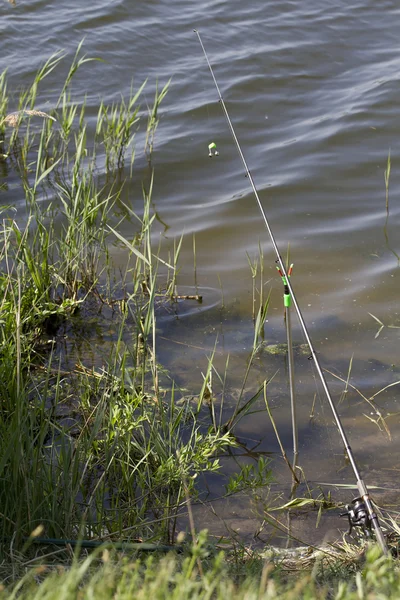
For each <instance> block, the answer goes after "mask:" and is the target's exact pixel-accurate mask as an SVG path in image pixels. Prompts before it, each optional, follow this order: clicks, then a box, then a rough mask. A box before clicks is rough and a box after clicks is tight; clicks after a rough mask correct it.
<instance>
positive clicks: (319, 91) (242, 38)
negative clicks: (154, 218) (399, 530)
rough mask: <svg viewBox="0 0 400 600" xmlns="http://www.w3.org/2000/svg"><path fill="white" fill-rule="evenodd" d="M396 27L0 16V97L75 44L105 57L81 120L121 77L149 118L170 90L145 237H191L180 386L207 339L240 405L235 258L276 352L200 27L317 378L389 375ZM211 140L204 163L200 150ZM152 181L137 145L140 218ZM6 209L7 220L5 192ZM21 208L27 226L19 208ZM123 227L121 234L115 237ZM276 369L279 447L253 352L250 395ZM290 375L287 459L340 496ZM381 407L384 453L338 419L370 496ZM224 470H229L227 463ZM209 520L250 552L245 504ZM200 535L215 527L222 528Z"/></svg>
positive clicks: (369, 7)
mask: <svg viewBox="0 0 400 600" xmlns="http://www.w3.org/2000/svg"><path fill="white" fill-rule="evenodd" d="M399 26H400V8H399V7H398V4H397V3H396V2H394V1H392V0H387V1H382V2H379V3H377V2H374V1H373V0H360V1H355V2H352V3H348V2H345V1H344V0H326V1H325V2H323V3H321V2H317V1H316V0H308V1H307V2H299V1H297V2H296V1H282V0H271V1H270V2H268V3H266V2H263V1H261V0H252V1H251V2H249V3H246V4H244V3H243V2H238V1H236V0H235V1H230V2H228V1H213V2H210V1H206V0H196V1H194V0H191V1H190V0H187V1H181V0H175V1H174V2H167V1H166V0H150V1H148V2H142V3H130V2H128V1H127V0H121V1H116V2H114V3H110V2H105V1H104V0H97V2H96V3H95V4H94V5H93V6H88V5H85V4H82V3H81V2H78V0H71V1H70V2H69V3H68V4H67V5H65V3H60V2H55V1H52V2H43V0H32V1H30V2H26V1H24V0H21V1H19V0H17V3H16V6H12V5H11V4H9V3H8V2H5V1H3V2H2V3H1V5H0V32H1V55H2V68H5V67H7V68H8V73H9V86H10V89H11V90H15V91H17V90H18V89H20V88H21V87H24V86H25V85H27V84H28V83H30V82H31V80H32V77H33V75H34V73H35V72H36V71H37V69H38V67H39V66H40V65H41V64H42V63H43V62H44V60H45V59H47V58H48V57H49V56H50V54H52V53H53V52H55V51H57V50H60V49H63V50H65V51H66V52H67V53H68V54H69V55H70V57H71V58H72V55H73V54H74V52H75V50H76V47H77V45H78V43H79V42H80V41H81V40H82V39H83V38H85V42H84V52H85V53H86V54H87V55H88V56H96V57H100V58H101V59H102V60H103V61H104V62H94V63H89V64H88V65H86V66H85V67H84V68H82V70H81V71H80V72H78V74H77V76H76V80H75V84H74V87H73V90H74V94H75V99H82V100H83V98H84V96H85V95H86V96H87V104H88V106H89V113H90V114H91V115H92V117H93V122H94V119H95V116H96V114H97V110H98V106H99V104H100V101H101V100H104V101H105V102H110V103H111V102H113V101H116V100H117V99H119V98H120V96H121V94H122V95H128V93H129V89H130V86H131V81H132V79H133V80H134V84H135V85H136V86H137V87H138V86H139V85H140V84H141V83H142V82H143V81H144V80H145V79H148V85H147V87H146V92H145V98H144V102H143V111H144V112H145V110H146V107H145V104H146V102H148V103H149V104H150V103H151V101H152V98H153V95H154V88H155V82H156V81H157V80H158V81H159V84H160V85H163V84H164V83H166V82H167V81H168V80H169V79H170V78H171V79H172V81H171V86H170V91H169V92H168V95H167V97H166V99H165V101H164V103H163V105H162V110H161V113H160V114H161V120H160V125H159V128H158V131H157V134H156V141H155V152H154V160H153V164H154V167H155V190H154V196H153V200H154V206H155V209H156V210H157V213H158V215H159V218H160V221H158V225H157V226H156V231H155V234H156V237H157V240H156V242H157V243H158V239H159V238H160V239H161V243H162V246H163V247H164V248H165V249H166V248H170V247H171V245H172V242H173V240H174V238H179V237H180V236H181V234H182V233H184V234H185V239H184V243H183V247H182V252H181V256H180V264H181V271H180V274H179V278H178V291H179V292H180V293H187V292H189V293H192V290H193V289H195V284H197V285H198V288H199V291H200V293H202V295H203V298H204V300H203V304H202V305H201V306H199V305H196V304H194V303H190V302H189V301H187V302H182V303H181V304H180V305H179V307H178V308H177V315H164V316H161V317H160V320H159V340H158V351H159V359H160V361H161V362H164V363H165V364H166V365H167V366H168V367H169V368H170V369H171V372H172V374H173V375H174V376H175V377H176V378H177V379H178V380H179V381H180V383H181V384H182V385H184V386H187V387H188V388H190V386H192V388H193V390H195V389H197V390H198V389H199V386H200V385H201V373H202V372H203V373H204V372H205V370H206V364H207V361H206V356H207V355H209V354H210V352H211V351H212V349H213V348H214V344H215V340H216V337H217V335H218V342H217V346H216V348H217V353H216V366H217V368H219V369H220V370H221V371H222V372H223V370H224V365H225V363H226V358H227V356H228V354H229V356H230V365H229V373H228V377H227V389H228V390H230V392H231V395H232V397H235V393H237V390H238V389H239V388H240V382H241V381H242V379H243V376H244V373H245V370H246V361H247V360H248V357H249V354H250V352H251V346H252V340H253V324H252V293H251V287H252V280H251V272H250V268H249V264H248V257H247V255H248V256H249V257H250V259H251V260H255V259H256V258H257V257H258V256H259V247H261V248H262V252H263V255H264V265H265V273H264V281H265V293H266V294H267V293H268V291H269V290H271V303H270V309H269V314H268V321H267V323H266V328H265V337H266V340H267V342H270V343H278V342H284V341H285V327H284V322H283V311H282V298H281V296H282V283H281V281H280V279H279V277H278V276H277V273H276V268H275V255H274V253H273V251H272V247H271V244H270V241H269V239H268V237H267V234H266V231H265V228H264V225H263V222H262V219H261V216H260V213H259V211H258V208H257V205H256V202H255V199H254V196H253V194H252V192H251V189H250V185H249V181H248V179H246V177H245V174H244V171H243V167H242V164H241V161H240V159H239V156H238V153H237V150H236V148H235V145H234V142H233V140H232V137H231V135H230V132H229V129H228V126H227V123H226V120H225V118H224V115H223V112H222V110H221V106H220V104H219V103H218V96H217V93H216V90H215V87H214V85H213V81H212V79H211V76H210V73H209V70H208V67H207V64H206V61H205V59H204V55H203V53H202V50H201V47H200V45H199V42H198V39H197V36H196V35H195V33H194V32H193V29H194V28H196V29H198V30H199V31H200V33H201V36H202V39H203V42H204V44H205V47H206V50H207V53H208V55H209V58H210V61H211V63H212V65H213V68H214V70H215V74H216V77H217V79H218V82H219V86H220V88H221V91H222V94H223V97H224V100H225V102H226V105H227V108H228V111H229V114H230V117H231V119H232V122H233V124H234V127H235V129H236V133H237V135H238V138H239V140H240V142H241V145H242V147H243V151H244V154H245V156H246V159H247V162H248V164H249V167H250V169H251V172H252V175H253V177H254V180H255V183H256V185H257V187H258V190H259V193H260V197H261V200H262V203H263V206H264V208H265V211H266V213H267V215H268V219H269V221H270V224H271V227H272V229H273V231H274V234H275V236H276V239H277V242H278V244H279V246H280V249H281V253H282V255H285V253H286V251H287V248H288V245H290V258H291V260H292V261H293V262H294V272H293V276H292V284H293V287H294V289H295V290H296V295H297V299H298V301H299V303H300V306H301V308H302V310H303V313H304V317H305V320H306V323H307V324H308V326H309V331H310V334H311V337H312V339H313V341H314V343H315V347H316V350H317V352H318V353H319V356H320V360H321V363H322V366H323V367H324V368H327V369H329V370H331V371H334V372H335V373H337V374H338V375H339V376H341V377H342V378H344V379H346V377H347V372H348V368H349V363H350V360H351V358H352V357H353V365H352V372H351V379H350V382H351V383H352V384H353V385H354V386H356V387H357V388H358V389H359V390H360V391H362V393H363V394H364V395H365V396H366V397H367V398H369V397H371V396H372V395H373V394H375V393H376V392H377V391H378V390H380V389H381V388H383V387H384V386H386V385H389V384H390V383H393V382H396V381H397V380H399V379H400V364H399V352H398V349H399V330H398V329H395V328H390V327H388V326H390V325H400V314H399V313H400V309H399V304H398V297H399V281H400V279H399V278H400V269H399V260H398V257H397V255H398V254H400V236H399V224H400V202H399V189H400V173H399V169H398V167H397V165H398V157H399V154H400V153H399V150H400V120H399V116H398V115H399V110H398V98H399V88H400V84H399V78H400V48H399V44H398V32H399ZM68 65H69V61H68V60H65V61H64V63H63V64H62V66H61V67H60V68H59V69H58V70H57V71H55V72H54V73H53V74H52V75H51V76H50V77H49V78H48V79H47V80H45V81H44V82H43V86H42V89H41V96H40V106H39V108H42V109H43V110H46V109H49V108H51V103H52V100H53V99H54V97H55V95H56V94H57V91H58V90H59V86H60V83H61V82H62V81H63V80H64V79H63V78H64V76H65V73H66V71H67V69H68ZM139 139H140V138H139ZM211 142H215V143H216V145H217V148H218V150H219V156H218V157H213V158H209V156H208V145H209V144H210V143H211ZM389 151H390V153H391V160H392V170H391V178H390V196H389V209H390V213H389V218H388V226H387V228H386V229H385V222H386V218H387V213H386V199H385V180H384V172H385V168H386V164H387V158H388V154H389ZM146 168H147V162H146V158H145V156H144V154H143V151H142V146H140V145H139V142H138V148H137V159H136V169H135V172H134V176H133V179H132V182H131V187H129V186H128V191H127V193H131V194H132V195H134V194H137V202H138V205H139V204H140V195H139V194H138V193H137V190H138V189H139V186H140V180H141V178H142V176H143V174H144V173H145V172H146ZM12 201H13V202H15V204H16V205H18V206H19V198H18V197H12ZM21 207H22V204H21ZM20 211H23V209H22V208H21V209H20ZM18 214H19V216H20V218H23V212H19V213H18ZM161 221H162V223H164V224H165V225H162V224H161ZM124 227H125V229H124ZM122 230H123V233H124V234H126V235H127V234H128V233H129V229H128V225H122ZM193 234H195V241H196V278H195V274H194V267H193ZM113 257H114V259H115V261H116V263H117V264H120V265H123V264H124V262H125V261H126V255H125V254H123V253H122V252H118V251H117V250H115V249H113ZM195 279H196V280H195ZM221 290H222V291H221ZM371 314H372V315H375V316H376V317H377V318H378V319H379V320H380V321H382V323H383V324H384V325H385V327H384V328H383V329H382V330H381V332H380V334H379V336H378V337H375V336H376V333H377V332H378V330H379V327H380V325H379V324H378V322H377V321H376V320H374V318H373V317H372V316H371ZM293 324H294V338H295V341H296V342H297V343H301V342H303V339H302V336H301V332H300V329H299V327H298V325H297V321H296V320H295V317H293ZM176 342H179V344H177V343H176ZM182 344H183V345H182ZM276 372H277V374H276V375H275V377H274V380H273V382H272V383H271V384H270V386H269V387H268V389H269V397H270V402H271V405H272V407H273V408H274V415H275V418H276V422H277V426H278V428H279V431H280V433H281V436H282V440H283V441H284V443H285V446H286V447H287V450H288V451H290V443H291V433H290V414H289V399H288V387H287V374H286V360H285V357H282V356H272V357H271V356H269V355H267V354H265V353H263V354H262V355H260V356H259V357H258V359H257V361H256V366H255V368H254V370H253V372H252V376H251V378H250V380H249V382H248V386H247V387H248V394H247V397H249V395H251V393H252V392H254V390H255V389H256V388H257V386H258V385H259V384H260V383H261V382H262V380H263V379H264V378H265V377H272V376H273V375H274V374H275V373H276ZM296 376H297V393H298V402H299V409H298V410H299V441H300V463H301V465H302V466H303V467H304V470H305V473H306V475H307V477H308V478H309V479H310V480H312V481H314V482H315V481H328V482H339V483H344V482H346V483H354V477H353V474H352V471H351V469H350V467H349V466H348V465H347V464H346V462H345V460H344V456H343V449H342V445H341V441H340V438H339V435H338V432H337V430H336V427H335V426H334V424H333V420H332V417H331V415H330V412H329V407H328V406H327V404H326V401H325V398H324V397H323V394H322V393H321V391H320V389H319V388H318V387H316V375H315V372H314V371H313V368H312V365H311V364H310V361H307V358H304V357H301V356H296ZM329 382H331V385H332V388H331V389H332V393H333V396H334V399H335V401H336V402H339V399H340V395H341V391H342V390H343V388H344V384H343V383H341V382H340V381H338V380H334V379H332V378H329ZM314 397H315V406H314V411H313V414H314V418H312V419H310V414H311V413H312V404H313V399H314ZM376 400H377V401H376V404H377V407H378V408H379V410H381V411H382V412H383V414H386V413H387V412H389V413H391V415H392V416H390V417H389V418H388V421H387V422H388V425H389V427H390V430H391V433H392V441H389V440H388V439H387V437H386V436H385V435H384V433H382V432H380V431H379V430H378V428H377V426H376V424H374V423H373V422H371V421H370V420H368V419H367V418H366V417H365V416H364V415H367V416H369V417H373V418H375V415H374V414H371V413H373V411H372V409H371V407H370V406H369V405H368V404H367V403H366V402H365V401H363V400H362V398H361V396H360V395H358V394H357V393H356V392H355V391H354V390H350V391H349V392H348V393H347V394H346V397H345V398H342V401H341V403H340V405H339V407H338V408H339V412H340V414H341V416H342V418H343V424H344V426H345V428H346V431H347V433H348V435H349V438H350V442H351V445H352V448H353V450H354V452H355V456H356V460H357V462H358V464H359V467H360V469H361V471H362V473H363V475H364V477H365V480H366V482H367V484H374V485H384V486H388V487H391V488H395V487H397V470H398V468H399V465H398V459H397V456H398V452H399V450H400V439H399V436H398V433H397V430H398V427H399V416H398V412H399V409H398V388H397V386H393V387H391V388H389V389H388V390H386V391H384V392H382V394H380V395H379V396H378V397H377V399H376ZM228 404H229V403H228ZM261 407H262V405H260V408H261ZM236 433H237V434H238V436H239V438H240V439H241V441H242V442H243V443H245V444H246V445H247V447H252V445H253V446H255V447H256V448H257V452H267V453H268V452H273V453H277V452H278V445H277V442H276V439H275V437H274V434H273V431H272V427H271V424H270V423H269V421H268V418H267V415H266V414H265V413H258V414H256V415H253V416H249V417H248V418H247V419H244V420H243V421H242V422H241V423H240V426H239V427H238V429H237V431H236ZM245 460H249V458H248V457H247V458H246V459H245ZM279 461H280V459H279V458H277V462H278V464H280V463H279ZM224 466H225V469H226V471H227V472H229V471H230V470H232V471H234V463H233V462H232V461H226V462H225V463H224ZM277 470H278V471H281V474H282V482H281V483H282V486H284V485H288V474H287V473H286V471H285V467H284V466H283V464H282V466H279V468H278V467H277ZM210 485H211V484H210ZM215 487H216V488H218V483H217V482H216V483H215ZM282 489H284V488H282ZM211 490H212V485H211ZM352 494H355V492H351V495H350V497H348V496H347V497H346V499H347V501H350V500H351V497H352ZM219 508H220V511H221V514H222V515H223V517H224V518H225V519H226V522H228V523H230V524H231V526H232V527H234V528H236V529H238V530H239V533H240V534H241V535H243V537H245V538H246V539H247V538H249V539H250V538H251V532H252V531H253V530H254V529H255V528H256V525H255V522H256V521H255V519H254V518H253V514H252V506H251V503H250V502H249V501H248V500H247V499H246V498H244V499H242V500H240V501H239V500H235V501H232V502H231V504H230V505H229V506H227V505H226V504H225V505H224V506H220V507H219ZM253 508H254V507H253ZM197 518H198V521H199V522H198V523H197V526H198V527H201V526H202V525H209V524H210V523H212V522H211V521H210V516H209V512H207V511H205V512H202V511H199V512H198V514H197ZM238 519H239V521H240V522H239V524H238V523H237V520H238ZM337 521H338V520H337V519H336V521H335V525H336V526H337ZM331 525H332V523H330V526H331ZM211 526H212V527H214V529H215V530H218V524H216V523H212V524H211ZM302 526H303V527H304V524H303V525H302ZM308 526H309V525H308ZM299 531H300V533H301V527H300V529H299ZM321 535H322V534H321Z"/></svg>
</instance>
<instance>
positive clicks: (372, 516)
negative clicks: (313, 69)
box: [194, 29, 387, 554]
mask: <svg viewBox="0 0 400 600" xmlns="http://www.w3.org/2000/svg"><path fill="white" fill-rule="evenodd" d="M194 32H195V33H196V35H197V37H198V40H199V42H200V45H201V48H202V50H203V53H204V57H205V59H206V61H207V65H208V68H209V70H210V73H211V76H212V78H213V81H214V85H215V88H216V90H217V93H218V97H219V102H220V104H221V106H222V109H223V112H224V114H225V117H226V120H227V123H228V126H229V129H230V131H231V134H232V137H233V140H234V142H235V144H236V148H237V151H238V153H239V156H240V158H241V160H242V163H243V166H244V170H245V173H246V177H248V179H249V181H250V185H251V187H252V189H253V192H254V196H255V198H256V200H257V204H258V208H259V209H260V212H261V215H262V218H263V221H264V225H265V227H266V230H267V232H268V235H269V237H270V240H271V243H272V246H273V249H274V251H275V254H276V261H275V262H276V264H277V265H278V266H279V268H280V270H281V272H282V275H283V277H285V279H286V281H287V287H288V289H289V293H290V295H291V298H292V302H293V306H294V308H295V310H296V313H297V317H298V319H299V322H300V325H301V328H302V330H303V333H304V337H305V339H306V341H307V344H308V347H309V348H310V353H311V355H310V359H313V361H314V365H315V368H316V370H317V373H318V376H319V378H320V381H321V384H322V387H323V389H324V392H325V395H326V397H327V399H328V403H329V406H330V408H331V411H332V413H333V416H334V419H335V421H336V425H337V428H338V429H339V433H340V436H341V438H342V441H343V444H344V447H345V450H346V452H347V456H348V458H349V461H350V464H351V466H352V469H353V472H354V475H355V477H356V480H357V488H358V491H359V494H360V498H362V500H363V502H364V505H365V509H366V515H367V524H368V525H369V527H371V526H372V527H373V529H374V531H375V535H376V539H377V541H378V543H379V545H380V547H381V549H382V551H383V552H384V554H387V547H386V542H385V538H384V536H383V532H382V529H381V526H380V524H379V521H378V516H377V514H376V512H375V511H374V507H373V505H372V501H371V499H370V496H369V492H368V489H367V486H366V485H365V483H364V481H363V480H362V479H361V475H360V472H359V470H358V467H357V464H356V462H355V459H354V456H353V452H352V450H351V447H350V444H349V441H348V439H347V435H346V432H345V431H344V429H343V426H342V423H341V420H340V417H339V414H338V412H337V410H336V407H335V404H334V402H333V400H332V397H331V394H330V391H329V388H328V384H327V382H326V379H325V376H324V373H323V371H322V368H321V365H320V363H319V359H318V357H317V354H316V352H315V350H314V346H313V343H312V341H311V338H310V336H309V333H308V330H307V326H306V324H305V321H304V319H303V315H302V312H301V310H300V306H299V304H298V302H297V299H296V296H295V293H294V290H293V286H292V284H291V281H290V278H289V276H288V273H287V271H286V267H285V264H284V261H283V259H282V257H281V255H280V252H279V248H278V245H277V243H276V241H275V237H274V234H273V232H272V229H271V227H270V224H269V222H268V219H267V215H266V213H265V211H264V208H263V206H262V204H261V200H260V197H259V195H258V191H257V188H256V185H255V183H254V180H253V177H252V175H251V172H250V169H249V167H248V165H247V162H246V159H245V157H244V154H243V151H242V148H241V146H240V143H239V140H238V138H237V136H236V132H235V129H234V127H233V124H232V121H231V119H230V117H229V113H228V110H227V108H226V106H225V102H224V99H223V98H222V94H221V91H220V89H219V86H218V83H217V80H216V78H215V75H214V71H213V68H212V66H211V63H210V61H209V58H208V56H207V52H206V49H205V47H204V45H203V42H202V39H201V37H200V33H199V32H198V31H197V30H196V29H194ZM349 518H350V517H349Z"/></svg>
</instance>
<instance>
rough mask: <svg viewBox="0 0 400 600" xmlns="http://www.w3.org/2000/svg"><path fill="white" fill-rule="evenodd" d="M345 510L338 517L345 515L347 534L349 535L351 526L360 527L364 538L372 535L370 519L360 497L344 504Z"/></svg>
mask: <svg viewBox="0 0 400 600" xmlns="http://www.w3.org/2000/svg"><path fill="white" fill-rule="evenodd" d="M345 508H346V512H343V513H340V515H339V516H340V517H347V518H348V520H349V530H348V532H347V535H351V532H352V530H353V528H360V529H361V530H362V534H363V535H364V536H365V537H366V538H371V537H372V530H371V521H370V519H369V516H368V511H367V507H366V506H365V503H364V501H363V499H362V498H354V500H352V502H351V504H346V506H345Z"/></svg>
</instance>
